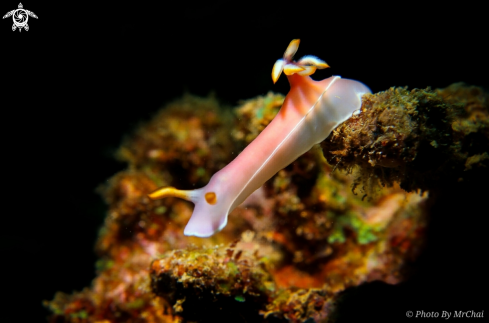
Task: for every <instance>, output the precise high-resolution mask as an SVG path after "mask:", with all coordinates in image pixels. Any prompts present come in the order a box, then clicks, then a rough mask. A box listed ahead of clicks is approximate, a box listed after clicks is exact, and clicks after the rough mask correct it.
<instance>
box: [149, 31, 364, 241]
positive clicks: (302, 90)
mask: <svg viewBox="0 0 489 323" xmlns="http://www.w3.org/2000/svg"><path fill="white" fill-rule="evenodd" d="M298 47H299V40H298V39H295V40H293V41H291V42H290V44H289V46H288V47H287V49H286V51H285V53H284V55H283V58H282V59H279V60H278V61H277V62H276V63H275V65H274V66H273V69H272V80H273V82H274V83H275V82H276V81H277V80H278V78H279V77H280V74H281V73H282V71H283V72H284V74H285V75H287V78H288V80H289V83H290V91H289V93H288V94H287V96H286V98H285V100H284V103H283V105H282V108H281V109H280V111H279V112H278V113H277V115H276V116H275V118H274V119H273V120H272V121H271V122H270V124H269V125H268V126H267V127H266V128H265V129H264V130H263V131H262V132H261V133H260V135H259V136H258V137H256V138H255V140H253V141H252V142H251V143H250V144H249V145H248V146H247V147H246V148H245V149H244V150H243V151H242V152H241V153H240V154H239V155H238V156H237V157H236V158H235V159H234V160H233V161H232V162H231V163H229V164H228V165H227V166H226V167H224V168H223V169H221V170H220V171H219V172H217V173H216V174H214V175H213V176H212V177H211V179H210V181H209V183H208V184H207V185H206V186H205V187H203V188H200V189H197V190H192V191H182V190H177V189H175V188H173V187H166V188H162V189H158V190H157V191H155V192H153V193H151V194H149V197H150V198H152V199H158V198H164V197H167V196H174V197H178V198H183V199H185V200H188V201H191V202H193V203H194V204H195V208H194V211H193V213H192V217H191V218H190V220H189V222H188V224H187V226H186V227H185V230H184V234H185V235H195V236H198V237H209V236H211V235H212V234H214V233H216V232H218V231H220V230H222V228H224V227H225V226H226V224H227V220H228V214H229V212H231V211H232V210H234V209H235V208H236V207H237V206H238V205H239V204H241V203H242V202H243V201H244V200H245V199H246V198H247V197H248V196H250V195H251V194H252V193H253V192H254V191H255V190H257V189H258V188H260V187H261V186H262V185H263V184H264V183H265V182H266V181H267V180H269V179H270V178H271V177H272V176H273V175H275V174H276V173H277V172H278V171H280V170H281V169H283V168H284V167H286V166H287V165H289V164H290V163H292V162H293V161H295V160H296V159H297V158H298V157H299V156H301V155H302V154H304V153H305V152H307V151H308V150H310V149H311V148H312V146H314V145H315V144H317V143H319V142H321V141H323V140H324V139H325V138H326V137H327V136H328V135H329V134H330V133H331V131H332V130H333V129H334V128H335V127H336V126H338V125H339V124H340V123H342V122H344V121H345V120H347V119H348V118H350V117H351V116H352V115H353V113H354V112H355V111H356V110H359V109H360V107H361V104H362V99H361V98H362V95H363V94H365V93H370V90H369V88H368V87H367V86H365V85H364V84H362V83H360V82H357V81H354V80H347V79H342V78H341V77H339V76H332V77H330V78H327V79H324V80H322V81H315V80H313V79H311V78H310V77H309V76H308V75H311V74H312V73H314V72H315V71H316V69H321V68H327V67H329V65H328V64H326V62H324V61H322V60H320V59H319V58H317V57H315V56H309V55H308V56H304V57H303V58H302V59H301V60H299V61H297V62H295V61H293V60H292V58H293V56H294V54H295V52H296V51H297V49H298Z"/></svg>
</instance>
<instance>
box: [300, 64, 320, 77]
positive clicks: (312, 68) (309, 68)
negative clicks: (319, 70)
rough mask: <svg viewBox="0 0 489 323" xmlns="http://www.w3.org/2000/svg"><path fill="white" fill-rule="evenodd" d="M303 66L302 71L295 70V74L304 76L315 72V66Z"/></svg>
mask: <svg viewBox="0 0 489 323" xmlns="http://www.w3.org/2000/svg"><path fill="white" fill-rule="evenodd" d="M302 67H304V70H303V71H300V72H297V74H299V75H302V76H306V75H312V74H314V72H316V66H302Z"/></svg>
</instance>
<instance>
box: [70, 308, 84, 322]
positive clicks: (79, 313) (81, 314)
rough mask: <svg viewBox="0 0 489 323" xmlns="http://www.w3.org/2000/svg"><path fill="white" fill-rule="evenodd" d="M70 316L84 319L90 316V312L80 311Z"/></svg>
mask: <svg viewBox="0 0 489 323" xmlns="http://www.w3.org/2000/svg"><path fill="white" fill-rule="evenodd" d="M70 316H71V317H72V318H77V319H82V320H85V319H87V318H88V313H87V311H84V310H82V311H79V312H75V313H71V314H70Z"/></svg>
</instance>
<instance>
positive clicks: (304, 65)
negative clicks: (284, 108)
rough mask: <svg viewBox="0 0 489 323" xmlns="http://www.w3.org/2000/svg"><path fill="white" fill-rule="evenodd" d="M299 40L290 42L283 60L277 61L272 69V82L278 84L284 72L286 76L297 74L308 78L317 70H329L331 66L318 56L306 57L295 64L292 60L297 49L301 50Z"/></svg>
mask: <svg viewBox="0 0 489 323" xmlns="http://www.w3.org/2000/svg"><path fill="white" fill-rule="evenodd" d="M299 43H300V40H299V39H294V40H292V41H291V42H290V44H289V46H287V49H286V50H285V53H284V56H283V58H281V59H279V60H277V61H276V62H275V64H274V65H273V69H272V80H273V83H276V82H277V80H278V78H279V77H280V74H282V71H283V72H284V73H285V75H293V74H295V73H297V74H299V75H302V76H307V75H311V74H313V73H314V72H316V69H323V68H328V67H329V65H328V64H327V63H326V62H325V61H323V60H321V59H319V58H317V57H316V56H312V55H306V56H304V57H302V58H301V59H300V60H298V61H297V62H294V61H293V60H292V58H293V57H294V55H295V53H296V52H297V49H299Z"/></svg>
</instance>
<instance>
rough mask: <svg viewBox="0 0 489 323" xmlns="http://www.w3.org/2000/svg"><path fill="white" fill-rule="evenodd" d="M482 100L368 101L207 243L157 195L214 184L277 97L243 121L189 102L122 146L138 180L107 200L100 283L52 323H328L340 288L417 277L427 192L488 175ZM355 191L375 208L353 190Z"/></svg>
mask: <svg viewBox="0 0 489 323" xmlns="http://www.w3.org/2000/svg"><path fill="white" fill-rule="evenodd" d="M487 98H488V96H487V94H486V93H484V92H482V90H480V89H479V88H476V87H467V86H464V85H461V84H456V85H452V86H450V87H448V88H446V89H443V90H436V91H431V90H411V91H408V90H407V89H404V88H393V89H389V90H388V91H386V92H381V93H378V94H372V95H366V96H365V97H364V99H363V106H362V112H361V113H360V114H358V115H356V116H354V117H352V118H351V119H349V120H348V121H347V122H345V123H343V124H342V125H340V126H339V127H338V128H337V129H336V130H335V131H334V133H332V134H331V135H330V136H329V137H328V138H327V139H326V140H325V141H324V142H323V143H322V144H321V146H319V145H318V146H316V147H315V148H313V149H312V150H311V151H309V152H308V153H306V154H304V155H303V156H301V157H300V158H299V159H298V160H297V161H296V162H294V163H292V164H291V165H289V166H287V167H286V168H285V169H283V170H281V171H280V172H279V173H277V174H276V175H275V176H274V177H272V179H271V180H269V181H268V182H266V183H265V185H264V186H262V187H261V188H260V189H258V190H257V191H256V192H255V193H253V194H252V195H251V196H250V197H249V198H248V199H247V200H246V201H245V202H244V203H243V204H242V205H241V206H239V207H238V208H237V209H236V210H234V211H233V212H232V213H231V214H230V215H229V222H228V224H227V226H226V227H225V228H224V229H223V230H222V231H221V232H219V233H216V234H215V235H213V236H211V237H210V238H206V239H202V238H196V237H188V236H184V235H183V229H184V227H185V225H186V223H187V221H188V220H189V218H190V216H191V214H192V205H191V204H190V203H188V202H186V201H182V200H180V199H175V198H167V199H163V200H157V201H151V200H150V199H149V198H148V197H147V194H148V193H150V192H151V191H153V190H154V189H156V188H157V187H158V186H162V185H169V186H176V185H178V186H179V187H182V186H183V187H185V186H187V187H188V188H189V189H191V188H193V185H195V186H199V185H202V184H205V183H206V182H207V181H208V180H209V178H210V176H211V174H213V173H214V172H216V171H218V170H219V169H220V168H222V167H223V166H224V165H225V164H226V163H228V162H229V161H231V160H232V159H233V158H234V157H236V155H237V154H238V152H239V151H240V150H241V149H242V148H243V147H245V146H246V145H247V144H248V143H249V142H251V141H252V140H253V139H254V138H255V137H256V136H257V135H258V134H259V132H260V129H262V128H264V127H265V126H266V125H267V124H268V123H269V122H270V120H271V119H272V118H273V116H274V115H275V114H276V113H277V111H278V109H279V108H280V105H281V104H282V101H283V96H281V95H277V94H272V93H269V94H268V95H266V96H264V97H258V98H255V99H251V100H248V101H245V102H243V103H242V104H241V105H240V107H238V108H237V109H236V110H235V116H234V117H233V116H231V115H228V114H226V112H225V110H224V109H223V108H221V107H220V106H219V104H218V103H217V101H216V100H215V99H213V98H197V97H193V96H190V95H186V96H184V98H182V99H181V100H178V101H175V102H174V103H172V104H170V105H169V107H167V108H165V109H163V110H161V112H159V113H158V114H157V115H156V116H155V117H154V118H153V119H152V120H151V121H150V122H148V123H147V124H145V125H142V126H141V127H140V128H139V130H137V131H136V133H135V134H134V135H133V136H132V137H131V138H128V139H127V140H126V142H125V143H124V145H123V146H122V148H121V149H120V151H119V157H120V158H122V159H123V160H125V161H126V162H128V164H129V167H128V170H126V171H123V172H120V173H119V174H116V175H115V176H114V177H113V178H112V179H111V180H110V181H109V183H108V184H107V185H106V186H105V187H103V188H101V190H100V191H101V192H102V195H103V196H104V198H105V200H106V201H107V204H108V205H109V210H108V214H107V218H106V221H105V224H104V227H103V228H102V229H101V230H100V235H99V238H98V242H97V247H96V248H97V252H98V254H99V256H100V260H99V261H98V262H97V277H96V278H95V279H94V281H93V283H92V286H91V287H89V288H85V289H84V290H83V291H81V292H78V293H74V294H72V295H68V294H64V293H61V292H58V293H57V294H56V295H55V298H54V299H53V300H52V301H46V302H45V305H46V306H47V307H48V308H49V309H50V310H51V311H52V315H51V316H50V318H49V320H50V322H100V323H102V322H103V323H108V322H215V321H217V320H219V319H221V320H222V319H224V320H227V321H229V322H232V321H243V322H244V321H246V322H304V321H306V320H308V322H326V321H331V320H332V319H331V318H333V317H334V313H335V309H336V308H335V304H336V301H337V300H338V297H339V295H340V293H341V292H342V291H344V290H345V289H347V288H350V287H355V286H358V285H360V284H362V283H365V282H370V281H376V280H379V281H383V282H386V283H389V284H396V283H399V282H401V281H402V280H403V279H405V278H406V277H407V275H408V273H409V266H408V263H410V262H412V261H413V260H415V259H416V257H417V255H418V254H419V252H420V250H421V249H422V247H423V241H424V231H425V229H426V225H427V208H426V204H427V201H428V199H429V198H428V197H427V195H428V194H426V193H425V194H423V195H420V194H419V193H416V191H417V190H419V189H421V190H423V191H430V192H431V190H434V189H436V187H437V186H436V185H439V183H445V182H450V181H455V182H456V181H459V180H460V178H462V179H463V178H464V176H466V175H467V174H469V173H470V172H476V171H477V170H478V169H480V168H481V167H484V166H487V163H488V158H489V157H488V155H487V143H488V141H487V139H488V134H489V133H488V130H487V129H488V127H487V122H488V121H487V114H488V110H489V109H488V107H487V104H488V102H489V101H488V100H487ZM257 129H258V130H257ZM230 133H231V134H232V136H229V134H230ZM323 154H324V155H323ZM433 154H434V155H433ZM428 156H434V157H432V159H430V160H429V161H427V160H428V159H429V158H428ZM326 161H328V162H329V164H328V163H327V162H326ZM421 162H423V163H421ZM333 169H334V171H333ZM354 169H356V177H352V176H350V175H349V174H348V173H349V172H352V170H354ZM381 183H383V184H385V187H383V186H382V185H378V184H381ZM359 185H360V188H363V190H364V191H365V193H368V194H369V195H370V198H363V197H364V196H363V195H362V194H358V195H357V194H356V193H355V192H353V191H352V188H355V187H358V186H359ZM369 185H370V188H369ZM374 190H375V194H371V193H372V191H374ZM406 191H409V192H410V193H406ZM430 198H431V197H430Z"/></svg>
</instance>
